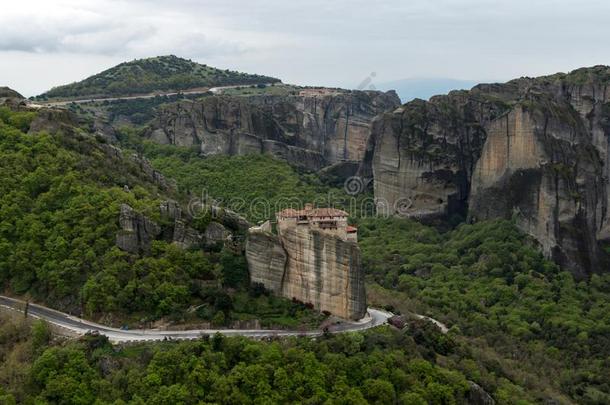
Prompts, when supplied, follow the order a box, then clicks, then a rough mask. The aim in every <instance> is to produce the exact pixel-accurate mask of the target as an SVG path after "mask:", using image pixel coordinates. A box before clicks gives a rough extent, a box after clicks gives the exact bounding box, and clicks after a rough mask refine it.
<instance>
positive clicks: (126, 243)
mask: <svg viewBox="0 0 610 405" xmlns="http://www.w3.org/2000/svg"><path fill="white" fill-rule="evenodd" d="M119 225H120V226H121V230H120V231H119V232H118V233H117V235H116V245H117V246H118V247H119V249H121V250H124V251H126V252H129V253H135V254H142V253H149V252H150V247H151V243H152V241H153V240H155V239H156V238H157V236H159V234H160V233H161V227H159V225H157V224H156V223H155V222H153V221H151V220H150V219H149V218H147V217H146V216H144V215H142V214H140V213H138V212H136V211H134V210H133V208H131V207H130V206H129V205H127V204H121V214H120V216H119Z"/></svg>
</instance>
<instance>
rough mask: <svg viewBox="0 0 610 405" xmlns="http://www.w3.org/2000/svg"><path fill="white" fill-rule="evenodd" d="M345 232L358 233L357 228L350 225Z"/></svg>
mask: <svg viewBox="0 0 610 405" xmlns="http://www.w3.org/2000/svg"><path fill="white" fill-rule="evenodd" d="M345 230H346V231H347V233H352V232H358V228H356V227H355V226H351V225H348V226H347V228H345Z"/></svg>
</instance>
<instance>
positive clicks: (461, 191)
mask: <svg viewBox="0 0 610 405" xmlns="http://www.w3.org/2000/svg"><path fill="white" fill-rule="evenodd" d="M505 108H506V107H505V105H504V104H503V102H502V101H501V100H500V99H498V100H489V99H487V98H485V97H482V96H481V95H479V94H478V93H476V92H475V93H474V94H473V95H470V94H469V93H468V92H464V91H458V92H452V93H450V94H449V95H448V96H437V97H434V98H432V99H431V100H430V101H429V102H425V101H422V100H415V101H413V102H411V103H408V104H405V105H403V106H402V107H400V108H397V109H396V110H394V111H393V112H388V113H385V114H382V115H380V116H379V117H377V118H376V119H375V121H374V122H373V124H372V132H371V137H370V138H369V143H368V146H367V153H366V155H365V158H364V160H363V163H362V165H361V167H360V171H359V172H360V176H361V177H364V178H374V183H373V184H374V190H375V197H376V200H377V206H378V209H379V210H380V211H381V212H384V213H389V214H398V215H402V216H412V217H421V216H437V215H445V214H447V213H451V212H454V211H459V210H463V209H464V207H465V204H466V201H467V199H468V194H469V187H470V185H469V178H470V176H471V174H472V171H473V169H474V165H475V163H476V160H477V158H478V156H479V155H480V153H481V152H480V151H481V149H482V147H483V143H484V141H485V130H484V128H483V125H484V123H486V122H488V121H489V120H491V119H492V118H493V117H496V116H498V115H500V114H501V113H502V111H504V109H505Z"/></svg>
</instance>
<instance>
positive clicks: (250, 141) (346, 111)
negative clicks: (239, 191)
mask: <svg viewBox="0 0 610 405" xmlns="http://www.w3.org/2000/svg"><path fill="white" fill-rule="evenodd" d="M399 104H400V100H399V98H398V96H397V95H396V93H394V92H387V93H382V92H377V91H344V90H341V91H337V92H333V93H329V94H307V93H306V94H304V95H278V96H275V95H260V96H247V97H246V96H224V95H219V96H209V97H204V98H202V99H200V100H197V101H190V100H185V101H181V102H178V103H174V104H170V105H168V106H166V107H164V108H162V109H160V110H159V111H158V112H157V117H156V119H155V120H154V121H153V122H152V123H151V127H150V130H149V132H148V136H149V137H150V139H152V140H154V141H156V142H159V143H164V144H175V145H180V146H193V145H197V146H199V148H200V150H201V152H202V154H204V155H213V154H226V155H244V154H248V153H268V154H271V155H274V156H277V157H279V158H282V159H285V160H287V161H289V162H291V163H293V164H295V165H296V166H300V167H304V168H307V169H310V170H318V169H320V168H322V167H325V166H328V165H331V164H333V163H337V162H341V161H359V160H361V159H362V157H363V154H364V150H365V147H366V144H367V139H368V136H369V133H370V123H371V121H372V119H373V118H374V117H375V116H376V115H377V114H379V113H381V112H383V111H386V110H388V109H392V108H395V107H396V106H398V105H399Z"/></svg>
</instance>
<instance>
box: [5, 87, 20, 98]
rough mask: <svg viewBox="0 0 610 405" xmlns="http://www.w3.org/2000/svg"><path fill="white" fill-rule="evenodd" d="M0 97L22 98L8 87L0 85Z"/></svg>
mask: <svg viewBox="0 0 610 405" xmlns="http://www.w3.org/2000/svg"><path fill="white" fill-rule="evenodd" d="M0 98H23V96H22V95H21V94H19V93H17V92H16V91H15V90H13V89H11V88H9V87H0Z"/></svg>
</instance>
